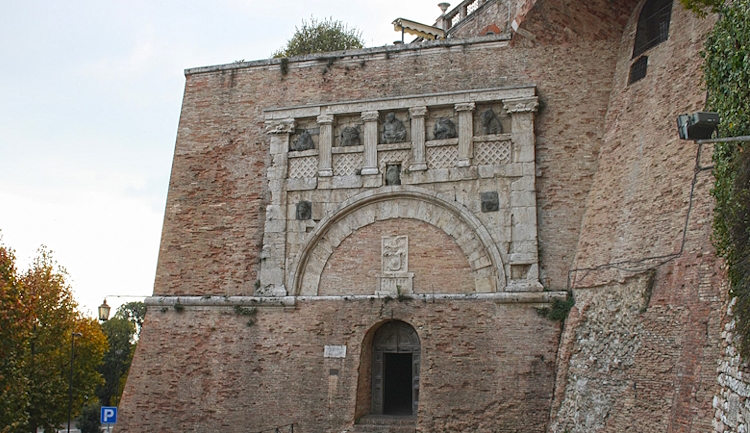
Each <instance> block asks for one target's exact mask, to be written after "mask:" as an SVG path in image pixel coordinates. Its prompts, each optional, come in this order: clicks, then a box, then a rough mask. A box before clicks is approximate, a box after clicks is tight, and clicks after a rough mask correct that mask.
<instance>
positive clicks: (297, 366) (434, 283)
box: [117, 0, 747, 433]
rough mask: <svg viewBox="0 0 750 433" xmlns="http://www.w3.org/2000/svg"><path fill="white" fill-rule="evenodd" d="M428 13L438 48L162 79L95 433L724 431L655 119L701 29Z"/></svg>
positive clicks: (711, 340) (688, 168)
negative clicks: (117, 377) (141, 275)
mask: <svg viewBox="0 0 750 433" xmlns="http://www.w3.org/2000/svg"><path fill="white" fill-rule="evenodd" d="M443 6H445V4H443ZM656 10H658V11H660V13H658V14H656V16H655V17H656V18H658V19H656V20H653V19H651V18H652V16H653V15H654V14H653V11H656ZM649 11H651V12H649ZM443 12H444V13H443V14H441V16H440V18H439V20H438V22H437V23H436V26H437V27H440V28H439V29H437V30H440V31H439V32H437V33H435V34H444V33H443V32H444V30H445V29H448V30H447V31H448V37H447V38H446V39H443V40H437V41H417V42H414V43H404V44H399V45H394V46H384V47H374V48H368V49H363V50H347V51H342V52H337V53H322V54H315V55H310V56H303V57H295V58H290V59H270V60H268V59H267V60H260V61H256V62H235V63H232V64H228V65H218V66H209V67H201V68H195V69H190V70H188V71H186V77H187V78H186V87H185V97H184V101H183V105H182V107H183V108H182V114H181V117H180V125H179V130H178V134H177V142H176V147H175V154H174V163H173V168H172V177H171V180H170V187H169V195H168V199H167V207H166V213H165V219H164V229H163V232H162V240H161V247H160V252H159V264H158V268H157V273H156V281H155V285H154V296H153V297H151V298H149V299H147V301H146V302H147V304H148V312H147V316H146V321H145V324H144V327H143V331H142V333H141V336H140V341H139V344H138V349H137V353H136V355H135V358H134V360H133V367H132V369H131V371H130V373H129V376H128V382H127V385H126V387H125V392H124V396H123V400H122V405H121V407H120V409H121V412H120V420H118V421H119V422H120V423H119V424H118V429H117V432H118V433H120V432H134V433H135V432H142V431H154V432H165V433H173V432H174V433H177V432H180V433H184V432H195V433H197V432H207V431H210V432H214V431H216V432H222V433H248V432H259V431H274V430H275V429H276V428H280V429H279V431H285V430H284V428H283V426H286V427H287V430H286V431H288V427H289V426H292V425H293V426H294V431H295V432H302V433H319V432H342V431H347V432H350V433H362V432H365V431H383V430H387V429H389V426H383V425H381V424H374V425H362V424H363V423H366V422H369V421H372V422H373V423H375V422H376V421H377V422H380V421H382V418H388V419H396V421H398V422H403V423H404V424H399V425H398V426H392V427H394V429H393V430H398V431H400V432H405V431H410V432H412V433H413V432H415V431H419V432H430V433H454V432H480V433H495V432H524V433H528V432H534V433H542V432H546V431H549V432H555V433H563V432H566V431H568V432H571V433H598V432H621V431H622V432H626V431H641V430H643V429H644V428H648V429H650V430H651V431H681V432H682V431H685V432H688V431H690V432H696V431H700V432H704V431H710V430H711V429H712V428H713V427H714V426H715V427H716V429H717V431H729V430H731V431H741V428H744V426H743V425H741V424H742V423H743V422H746V419H745V420H741V418H746V417H745V414H744V412H742V409H741V408H742V407H744V406H742V404H745V405H747V404H746V403H747V402H745V403H742V402H743V401H745V400H746V397H745V396H744V394H742V395H739V394H737V392H741V390H742V389H743V388H742V387H744V386H745V385H744V384H743V382H742V381H740V380H739V379H740V376H741V375H745V373H744V372H741V371H740V370H739V369H737V368H735V366H736V365H737V361H736V360H735V359H734V358H727V359H726V360H725V364H724V367H723V373H722V374H723V375H724V376H723V379H722V380H723V381H724V383H729V384H730V385H731V387H732V390H727V391H726V392H725V393H723V394H721V395H719V396H717V398H716V399H714V395H716V393H715V388H716V387H717V385H716V384H717V381H716V365H717V362H716V360H717V358H718V357H719V347H720V345H719V336H720V335H721V334H720V333H721V330H722V329H723V322H722V320H723V317H722V314H721V311H725V310H724V309H723V305H722V302H723V299H724V298H723V297H722V296H723V295H722V293H723V292H722V287H721V284H722V282H724V281H725V280H723V274H722V270H721V268H720V263H719V262H718V261H717V260H716V258H715V255H714V251H713V247H712V246H711V242H710V236H709V233H710V221H711V205H712V204H711V203H712V202H711V199H710V196H709V194H708V191H709V189H710V185H711V182H712V179H711V175H710V170H694V168H699V167H704V168H705V167H706V166H708V165H710V162H708V161H709V158H708V154H710V149H708V147H703V148H702V151H699V152H698V156H697V157H696V150H695V147H694V146H692V144H691V145H686V143H684V142H681V141H680V140H678V139H677V134H676V131H675V125H674V119H675V117H676V116H677V115H678V114H682V113H686V112H693V111H698V110H700V109H701V108H703V105H702V104H703V103H704V101H705V93H704V92H703V91H701V89H700V86H697V85H696V84H695V83H696V82H697V79H698V77H699V76H700V62H701V58H700V56H699V55H697V51H698V50H700V47H701V46H702V44H701V43H700V42H701V41H702V40H703V39H704V35H705V32H706V31H707V30H708V29H709V28H710V26H711V24H712V22H713V19H714V18H715V17H714V18H708V19H706V20H698V19H696V18H695V17H694V16H693V15H691V14H690V13H689V12H688V11H685V10H684V9H683V8H682V6H681V5H680V2H670V1H661V0H622V1H616V2H613V1H610V0H586V1H584V0H545V1H533V0H530V1H510V0H466V1H462V2H458V4H457V5H456V7H455V8H454V9H452V10H445V11H443ZM400 22H401V23H402V24H404V25H405V26H408V25H407V24H406V20H400ZM639 23H644V24H643V26H645V28H646V30H648V31H646V33H643V32H642V30H641V27H642V25H641V24H639ZM415 25H416V24H415ZM418 27H419V28H421V29H422V30H430V28H429V27H428V26H421V25H420V26H418ZM649 29H650V30H649ZM412 30H413V29H412ZM432 30H435V29H432ZM432 30H430V31H432ZM651 33H654V34H658V36H659V37H658V38H656V39H653V38H651V39H653V41H654V44H651V43H648V44H646V45H643V46H642V45H641V44H640V43H639V42H638V41H637V39H643V38H640V37H639V36H637V35H638V34H651ZM425 34H427V35H430V34H432V33H425ZM647 39H649V38H647ZM634 53H637V55H635V56H634ZM701 155H703V156H702V157H701ZM701 158H702V159H701ZM696 159H698V160H697V161H696ZM569 294H572V295H573V298H574V300H575V306H574V307H573V308H572V310H571V313H570V315H569V316H568V318H567V319H566V322H565V324H564V327H563V325H562V323H561V322H559V321H553V320H550V319H549V317H546V316H543V315H541V314H540V313H539V311H540V310H542V311H543V309H545V308H547V309H553V310H554V309H555V307H558V310H556V312H561V311H560V310H563V308H562V307H564V306H565V304H561V303H560V302H559V301H561V300H565V299H569ZM555 301H558V302H555ZM727 338H728V339H730V338H731V336H730V335H729V334H728V336H727ZM732 353H733V352H732V348H731V347H729V348H728V349H727V356H734V355H732ZM730 375H733V377H732V378H728V377H729V376H730ZM734 376H736V377H737V379H738V380H735V379H734ZM745 376H747V375H745ZM745 376H742V378H743V380H745V379H744V377H745ZM732 384H735V385H736V386H735V385H732ZM737 390H739V391H737ZM730 391H731V392H730ZM665 402H667V403H666V404H665ZM714 405H715V406H714ZM714 414H716V416H717V420H716V422H715V423H714V424H713V425H712V422H711V419H712V418H713V417H714ZM373 418H378V419H373ZM644 426H648V427H644ZM269 429H270V430H269Z"/></svg>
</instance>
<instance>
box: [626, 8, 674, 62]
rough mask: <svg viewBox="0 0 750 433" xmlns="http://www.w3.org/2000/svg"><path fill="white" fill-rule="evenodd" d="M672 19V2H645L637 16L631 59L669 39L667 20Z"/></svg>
mask: <svg viewBox="0 0 750 433" xmlns="http://www.w3.org/2000/svg"><path fill="white" fill-rule="evenodd" d="M671 17H672V0H647V1H646V3H645V4H644V5H643V9H641V13H640V15H638V29H637V30H636V32H635V46H634V47H633V58H636V57H638V56H640V55H641V54H643V53H644V52H646V50H648V49H649V48H651V47H654V46H656V45H659V44H660V43H662V42H664V41H666V40H667V38H668V37H669V20H670V18H671Z"/></svg>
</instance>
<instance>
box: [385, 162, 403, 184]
mask: <svg viewBox="0 0 750 433" xmlns="http://www.w3.org/2000/svg"><path fill="white" fill-rule="evenodd" d="M385 184H386V185H401V164H388V165H387V166H386V167H385Z"/></svg>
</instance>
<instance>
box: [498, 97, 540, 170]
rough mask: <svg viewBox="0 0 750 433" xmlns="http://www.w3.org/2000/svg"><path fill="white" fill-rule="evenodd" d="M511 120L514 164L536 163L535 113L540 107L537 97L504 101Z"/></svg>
mask: <svg viewBox="0 0 750 433" xmlns="http://www.w3.org/2000/svg"><path fill="white" fill-rule="evenodd" d="M503 105H504V106H505V110H506V111H507V113H508V114H510V119H511V140H512V141H513V149H514V151H513V161H512V162H534V161H535V158H534V113H536V110H537V108H538V107H539V100H538V99H537V98H536V97H531V98H516V99H504V100H503Z"/></svg>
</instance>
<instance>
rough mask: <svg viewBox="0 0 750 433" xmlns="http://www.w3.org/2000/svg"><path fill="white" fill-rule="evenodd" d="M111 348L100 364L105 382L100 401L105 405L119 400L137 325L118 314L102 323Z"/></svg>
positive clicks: (98, 392)
mask: <svg viewBox="0 0 750 433" xmlns="http://www.w3.org/2000/svg"><path fill="white" fill-rule="evenodd" d="M102 329H103V330H104V333H105V334H106V335H107V342H108V344H109V348H108V349H107V352H106V353H105V354H104V360H103V362H102V364H101V366H99V372H100V373H101V375H102V376H103V377H104V384H103V385H102V386H100V387H99V389H98V390H97V396H98V397H99V401H100V402H101V404H102V405H104V406H112V405H114V404H116V403H117V402H119V399H120V395H121V392H122V385H123V382H124V380H123V379H124V378H125V377H127V374H128V370H129V369H130V360H131V359H132V353H133V349H134V347H135V345H134V343H135V342H134V336H135V332H136V330H135V325H134V324H133V323H132V322H130V321H129V320H127V319H126V318H124V317H122V315H120V314H119V312H118V314H117V315H115V317H113V318H111V319H110V320H108V321H106V322H104V323H103V324H102Z"/></svg>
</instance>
